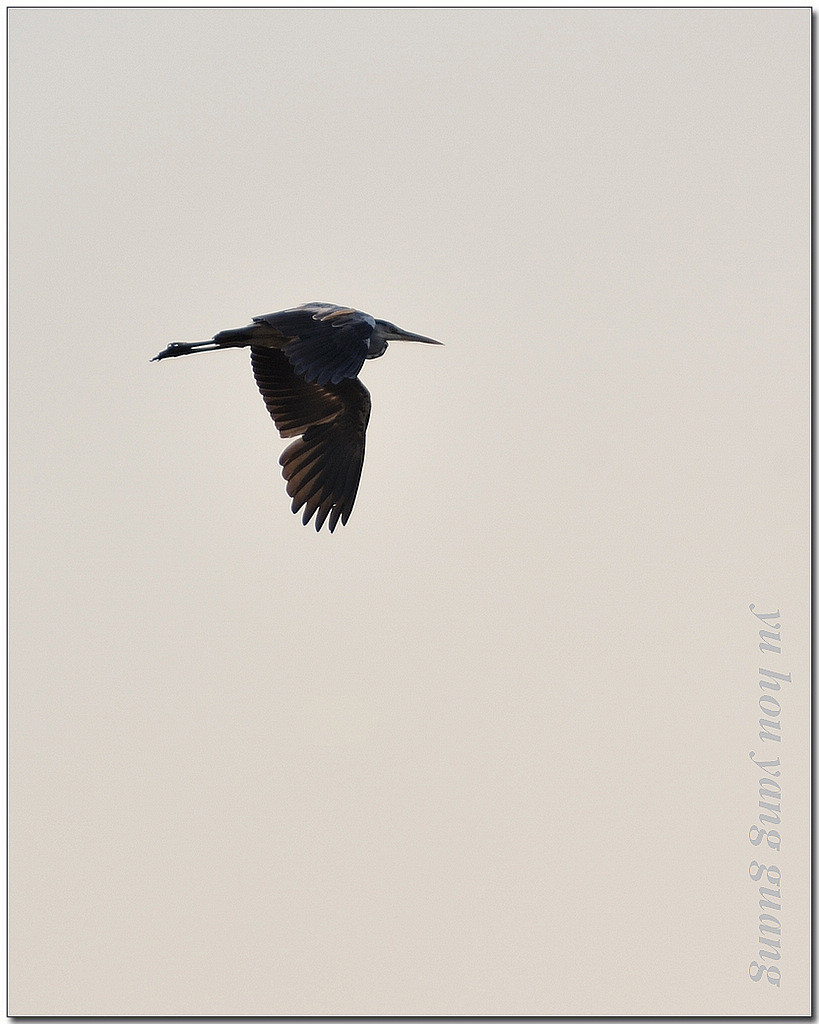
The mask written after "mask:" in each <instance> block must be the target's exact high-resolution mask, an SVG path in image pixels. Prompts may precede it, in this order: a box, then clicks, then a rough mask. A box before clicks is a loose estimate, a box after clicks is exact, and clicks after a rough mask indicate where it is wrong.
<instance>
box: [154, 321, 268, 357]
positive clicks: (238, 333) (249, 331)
mask: <svg viewBox="0 0 819 1024" xmlns="http://www.w3.org/2000/svg"><path fill="white" fill-rule="evenodd" d="M271 334H272V332H271V330H270V328H269V327H268V326H267V325H266V324H248V326H247V327H235V328H233V329H232V330H228V331H220V332H219V333H218V334H214V336H213V337H212V338H211V339H210V341H172V342H171V343H170V345H168V347H167V348H165V349H163V350H162V351H161V352H160V353H159V355H158V356H154V358H153V359H152V360H151V362H152V363H155V362H156V361H157V360H158V359H167V358H168V357H169V356H187V355H190V353H191V352H217V351H218V350H219V349H221V348H245V347H246V346H247V345H255V344H257V343H259V342H261V343H264V340H265V339H267V338H269V337H270V336H271Z"/></svg>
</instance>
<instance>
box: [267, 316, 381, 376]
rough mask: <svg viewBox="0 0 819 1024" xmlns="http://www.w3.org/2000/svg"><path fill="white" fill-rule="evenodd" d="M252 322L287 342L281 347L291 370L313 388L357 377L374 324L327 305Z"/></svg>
mask: <svg viewBox="0 0 819 1024" xmlns="http://www.w3.org/2000/svg"><path fill="white" fill-rule="evenodd" d="M253 322H254V323H255V324H263V325H266V326H267V327H270V328H271V329H272V331H273V332H274V333H275V334H276V335H280V336H281V337H282V338H283V339H289V340H288V341H287V343H286V344H285V345H283V346H281V347H282V349H283V351H284V354H285V355H286V356H287V358H288V359H289V360H290V364H291V366H292V367H293V369H294V370H295V371H296V373H297V374H299V376H300V377H304V379H305V380H306V381H307V382H308V383H313V382H315V383H316V384H338V383H339V382H340V381H342V380H345V379H346V378H348V377H357V376H358V374H359V372H360V370H361V367H362V366H363V365H364V360H365V358H366V357H367V350H368V347H369V340H370V335H371V334H372V333H373V331H374V330H375V320H373V318H372V317H371V316H369V315H368V314H367V313H361V312H360V311H359V310H357V309H351V308H349V307H347V306H333V305H331V304H330V303H329V302H310V303H308V304H307V305H305V306H298V307H297V308H296V309H284V310H282V311H281V312H280V313H266V314H265V315H264V316H254V317H253ZM260 340H261V339H260ZM276 347H277V348H278V347H279V346H276Z"/></svg>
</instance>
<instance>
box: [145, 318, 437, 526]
mask: <svg viewBox="0 0 819 1024" xmlns="http://www.w3.org/2000/svg"><path fill="white" fill-rule="evenodd" d="M390 341H420V342H423V343H424V344H426V345H441V344H443V343H442V342H440V341H435V340H434V339H433V338H426V337H424V336H423V335H422V334H413V333H412V332H410V331H405V330H402V328H400V327H396V326H395V324H392V323H390V322H389V321H388V320H376V319H375V318H374V317H372V316H370V314H369V313H362V312H361V311H360V310H358V309H352V308H351V307H350V306H336V305H334V304H332V303H330V302H308V303H306V304H305V305H303V306H296V307H295V308H294V309H283V310H281V311H280V312H278V313H265V314H264V315H263V316H254V317H253V322H252V323H250V324H248V325H247V327H238V328H235V329H232V330H226V331H220V332H219V333H218V334H215V335H214V336H213V337H212V338H211V339H210V341H174V342H171V344H170V345H168V347H167V348H166V349H163V350H162V352H160V353H159V355H157V356H154V358H153V359H152V360H151V362H156V361H157V360H159V359H167V358H169V357H170V356H185V355H189V354H190V353H192V352H215V351H218V350H219V349H224V348H246V347H247V346H250V362H251V366H252V367H253V375H254V377H255V378H256V383H257V385H258V387H259V391H261V393H262V398H263V399H264V402H265V405H266V406H267V410H268V412H269V413H270V415H271V417H272V418H273V422H274V423H275V425H276V428H277V429H278V431H279V434H280V435H281V436H282V437H283V438H289V437H295V438H297V439H296V440H295V441H293V443H292V444H290V445H289V446H288V447H287V448H286V449H285V450H284V452H283V453H282V456H281V458H280V459H279V463H280V465H281V467H282V476H283V477H284V479H285V480H286V482H287V493H288V495H289V496H290V497H291V498H292V499H293V502H292V505H291V508H292V510H293V512H294V513H296V514H298V512H299V511H300V510H301V509H302V508H304V514H303V516H302V523H303V524H304V525H305V526H307V524H308V523H309V522H310V520H311V519H312V518H313V516H315V526H316V530H317V531H319V530H321V528H322V526H323V525H324V523H325V521H327V520H329V522H328V528H329V530H330V533H332V532H333V530H335V528H336V526H337V525H338V522H339V520H340V521H341V523H342V525H346V523H347V520H348V519H349V518H350V513H351V512H352V510H353V504H354V503H355V498H356V494H357V493H358V484H359V481H360V480H361V470H362V468H363V466H364V441H365V435H366V432H367V423H368V422H369V419H370V407H371V402H370V392H369V391H368V390H367V389H366V388H365V387H364V385H363V384H362V383H361V381H360V380H359V379H358V374H359V372H360V371H361V368H362V366H363V365H364V360H365V359H377V358H378V357H379V356H383V355H384V353H385V352H386V351H387V343H388V342H390Z"/></svg>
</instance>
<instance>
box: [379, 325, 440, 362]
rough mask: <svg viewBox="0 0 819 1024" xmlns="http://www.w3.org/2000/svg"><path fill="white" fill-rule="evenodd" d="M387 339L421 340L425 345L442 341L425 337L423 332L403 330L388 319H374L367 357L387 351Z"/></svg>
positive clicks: (381, 354)
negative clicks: (415, 332)
mask: <svg viewBox="0 0 819 1024" xmlns="http://www.w3.org/2000/svg"><path fill="white" fill-rule="evenodd" d="M389 341H422V342H423V343H424V344H425V345H443V342H442V341H435V339H434V338H425V337H424V336H423V334H413V333H412V331H404V330H402V329H401V328H400V327H396V326H395V324H391V323H390V322H389V320H376V321H375V330H374V331H373V333H372V335H371V336H370V349H369V351H368V352H367V358H368V359H377V358H378V356H383V355H384V353H385V352H386V351H387V342H389Z"/></svg>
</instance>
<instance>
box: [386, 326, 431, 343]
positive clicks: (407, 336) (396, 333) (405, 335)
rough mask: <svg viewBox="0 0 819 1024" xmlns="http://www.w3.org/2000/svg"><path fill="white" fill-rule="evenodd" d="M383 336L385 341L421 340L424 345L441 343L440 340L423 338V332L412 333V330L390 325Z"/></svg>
mask: <svg viewBox="0 0 819 1024" xmlns="http://www.w3.org/2000/svg"><path fill="white" fill-rule="evenodd" d="M385 337H386V340H387V341H422V342H423V343H424V344H425V345H443V342H442V341H436V340H435V339H434V338H425V337H424V336H423V334H413V333H412V331H403V330H401V328H400V327H391V328H390V333H389V334H387V335H385Z"/></svg>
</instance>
